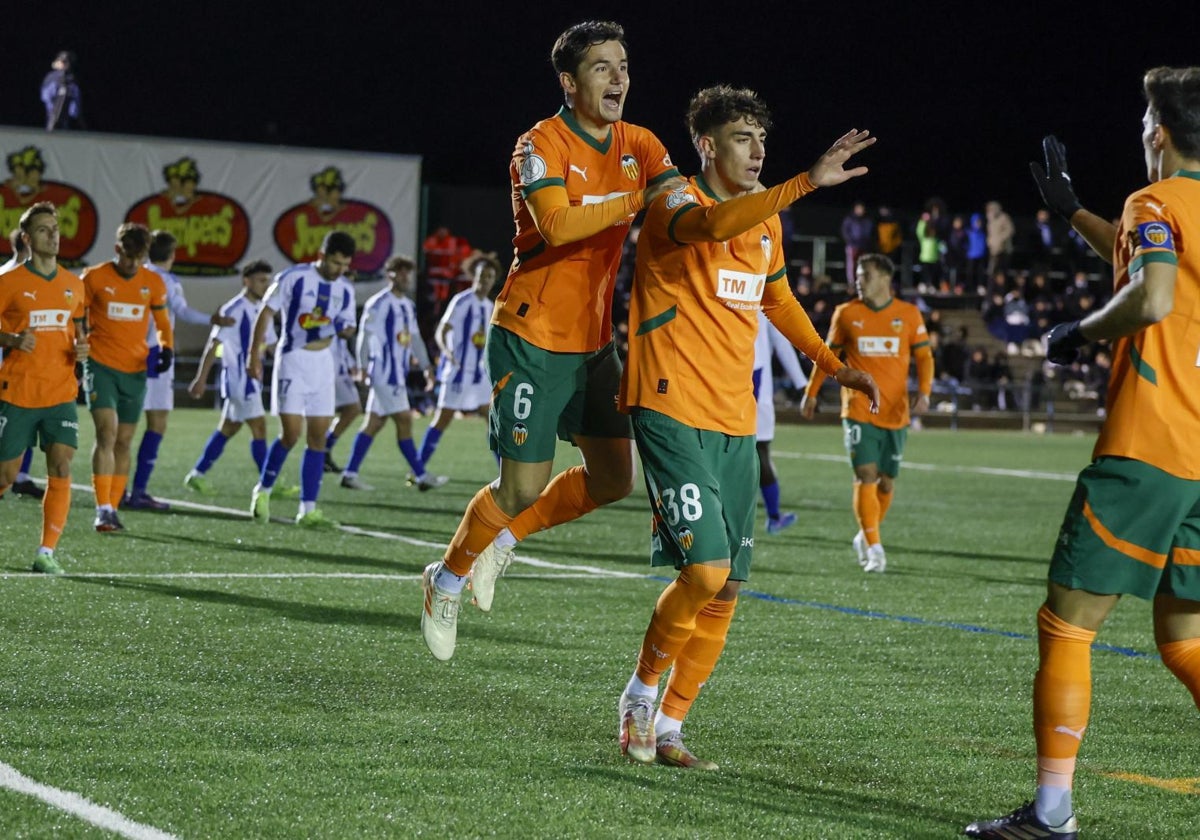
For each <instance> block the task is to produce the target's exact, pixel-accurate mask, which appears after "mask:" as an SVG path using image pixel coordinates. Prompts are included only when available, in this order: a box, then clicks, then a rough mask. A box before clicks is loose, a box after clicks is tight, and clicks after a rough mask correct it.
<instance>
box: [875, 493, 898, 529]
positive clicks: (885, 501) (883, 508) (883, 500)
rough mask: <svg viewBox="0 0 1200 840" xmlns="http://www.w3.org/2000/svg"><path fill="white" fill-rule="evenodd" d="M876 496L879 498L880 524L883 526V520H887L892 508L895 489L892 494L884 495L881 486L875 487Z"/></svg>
mask: <svg viewBox="0 0 1200 840" xmlns="http://www.w3.org/2000/svg"><path fill="white" fill-rule="evenodd" d="M875 487H876V490H875V495H876V496H877V497H878V498H879V524H880V525H882V524H883V520H885V519H887V512H888V508H890V507H891V506H892V498H893V497H894V496H895V495H896V491H895V490H894V489H893V490H892V491H891V492H890V493H884V492H883V490H882V489H880V488H879V485H878V484H876V485H875Z"/></svg>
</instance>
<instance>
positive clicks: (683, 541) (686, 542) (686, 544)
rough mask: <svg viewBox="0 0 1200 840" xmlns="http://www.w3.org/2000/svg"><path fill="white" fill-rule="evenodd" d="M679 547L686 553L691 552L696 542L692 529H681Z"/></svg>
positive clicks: (685, 527)
mask: <svg viewBox="0 0 1200 840" xmlns="http://www.w3.org/2000/svg"><path fill="white" fill-rule="evenodd" d="M678 536H679V546H680V548H682V549H683V550H684V551H689V550H690V549H691V547H692V544H693V543H694V542H696V535H695V534H693V533H692V529H691V528H689V527H687V526H686V525H684V526H683V527H682V528H680V529H679V534H678Z"/></svg>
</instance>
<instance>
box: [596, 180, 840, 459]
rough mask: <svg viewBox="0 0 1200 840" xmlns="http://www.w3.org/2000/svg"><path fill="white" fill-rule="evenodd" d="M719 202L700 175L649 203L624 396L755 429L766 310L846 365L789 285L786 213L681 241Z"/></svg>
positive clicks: (630, 403)
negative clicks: (690, 217)
mask: <svg viewBox="0 0 1200 840" xmlns="http://www.w3.org/2000/svg"><path fill="white" fill-rule="evenodd" d="M756 200H758V199H756ZM733 201H740V199H734V200H733ZM720 203H721V202H720V200H719V199H718V198H717V197H716V196H715V195H714V194H713V193H712V191H711V190H710V189H709V187H708V185H707V184H705V182H704V180H703V179H702V178H700V177H696V178H693V179H692V180H691V182H690V183H689V185H688V187H687V188H686V189H680V190H675V191H673V192H670V193H667V194H666V195H663V196H660V197H659V198H658V199H656V200H655V201H654V203H653V204H651V205H650V207H649V208H648V209H647V210H646V218H645V222H644V224H643V226H642V233H641V236H640V238H639V239H638V249H637V268H636V275H635V278H634V283H633V293H632V298H631V299H630V308H629V327H630V336H629V358H628V360H627V362H626V365H625V374H624V376H623V377H622V379H621V391H620V397H619V401H620V407H621V410H622V411H629V410H630V409H631V408H634V407H642V408H649V409H653V410H654V411H657V412H660V413H662V414H666V415H667V416H669V417H672V418H674V419H675V420H678V421H679V422H680V423H683V424H685V425H688V426H691V427H693V428H697V429H705V430H709V431H715V432H722V433H724V434H728V435H737V436H743V435H753V434H754V431H755V426H756V415H757V409H756V403H755V400H754V385H753V381H752V374H753V368H754V339H755V336H756V335H757V334H758V310H759V309H760V308H761V309H762V310H764V312H765V313H766V315H767V317H768V318H770V319H771V321H772V322H773V323H774V324H775V325H776V326H777V327H779V328H780V331H781V332H783V334H784V335H785V336H786V337H787V338H788V340H789V341H791V342H792V343H793V344H795V345H797V346H800V348H801V349H802V350H806V352H809V353H810V354H811V355H812V356H813V357H814V360H815V361H817V363H818V364H825V365H826V366H828V367H829V369H830V370H831V372H836V371H837V370H838V369H839V368H841V364H840V363H838V362H837V360H836V359H834V358H833V357H832V355H831V354H830V353H829V352H828V351H827V350H825V347H824V345H823V344H822V343H821V339H820V336H818V335H817V332H816V330H815V329H813V326H812V322H811V321H809V319H808V316H807V315H806V314H804V310H803V308H802V307H801V306H800V303H799V302H798V301H797V300H796V298H795V297H794V296H793V295H792V292H791V289H790V288H789V287H788V284H787V279H786V277H787V274H786V267H785V264H784V258H783V232H782V227H781V225H780V222H779V216H778V215H771V216H770V217H768V218H767V219H766V220H765V221H761V222H758V223H757V224H754V225H753V226H752V227H750V228H749V229H748V230H745V231H744V232H743V233H739V234H735V235H733V236H732V237H730V238H729V239H727V240H725V241H689V242H679V241H677V240H676V239H675V238H674V235H673V234H675V233H678V228H677V225H679V224H680V223H681V222H680V220H681V219H683V218H684V217H685V216H686V215H687V214H689V213H692V214H696V213H698V214H703V213H704V212H706V208H711V207H714V206H716V205H718V204H720ZM732 203H733V202H732V201H731V202H730V204H732ZM741 206H742V207H746V206H748V205H747V204H746V202H742V204H741ZM742 227H744V225H743V226H742ZM804 325H807V330H805V327H804ZM822 352H823V355H822Z"/></svg>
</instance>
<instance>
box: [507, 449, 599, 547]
mask: <svg viewBox="0 0 1200 840" xmlns="http://www.w3.org/2000/svg"><path fill="white" fill-rule="evenodd" d="M597 507H599V505H597V504H596V502H595V501H593V500H592V497H591V496H590V495H588V491H587V473H586V472H585V471H584V469H583V467H571V468H570V469H569V470H563V471H562V472H560V473H559V474H558V475H556V476H554V478H553V479H552V480H551V481H550V483H549V484H547V485H546V489H545V490H543V491H542V493H541V495H540V496H538V498H537V501H535V502H534V503H533V504H532V505H530V506H529V507H527V508H525V510H523V511H521V512H520V513H518V514H517V515H516V516H515V517H513V520H512V522H509V523H508V530H509V531H510V532H512V535H513V536H514V537H516V539H517V542H521V541H522V540H524V539H525V538H526V537H528V536H529V535H530V534H536V533H537V532H538V531H544V530H546V529H547V528H551V527H553V526H555V525H561V524H562V523H563V522H570V521H571V520H572V519H578V518H579V517H581V516H583V515H584V514H586V513H591V512H592V511H594V510H595V509H596V508H597Z"/></svg>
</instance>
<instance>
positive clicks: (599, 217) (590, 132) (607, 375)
mask: <svg viewBox="0 0 1200 840" xmlns="http://www.w3.org/2000/svg"><path fill="white" fill-rule="evenodd" d="M551 61H552V62H553V64H554V69H555V71H556V72H557V74H558V81H559V84H560V86H561V87H562V91H563V95H564V98H565V100H566V104H565V106H564V107H563V108H562V109H561V110H560V111H559V112H558V113H557V114H556V115H555V116H553V117H551V118H549V119H545V120H542V121H541V122H539V123H538V124H537V125H535V126H534V127H533V128H532V129H531V130H530V131H528V132H526V133H525V134H523V135H521V137H520V138H519V139H518V141H517V147H516V150H515V151H514V153H513V159H512V163H511V164H510V166H509V176H510V179H511V181H512V203H513V218H514V221H515V223H516V235H515V236H514V238H513V250H514V253H515V258H514V259H513V263H512V267H511V268H510V269H509V273H508V278H507V280H506V281H505V284H504V288H503V289H502V290H501V292H500V294H499V295H498V297H497V298H496V305H495V310H494V312H493V315H492V325H493V326H492V330H491V332H490V333H489V335H488V339H487V347H486V352H487V366H488V372H489V375H490V377H491V379H492V384H493V388H492V405H491V410H490V412H489V426H490V435H489V437H490V445H491V447H492V450H493V451H494V452H496V453H497V454H498V455H499V456H500V477H499V478H498V479H497V480H496V481H494V482H492V483H491V484H490V485H488V486H486V487H484V488H483V489H481V490H480V491H479V492H478V493H477V494H476V495H475V498H474V499H472V500H471V503H470V505H468V507H467V510H466V513H465V514H464V516H463V519H462V522H461V523H460V524H459V527H458V530H457V532H456V533H455V535H454V538H453V540H452V541H451V543H450V547H449V549H448V550H447V551H446V554H445V557H444V558H443V559H442V561H440V562H438V563H432V564H430V565H429V566H428V567H427V568H426V570H425V575H424V587H423V589H424V596H425V603H424V608H423V609H422V611H421V630H422V634H423V636H424V637H425V643H426V644H427V645H428V646H429V650H430V652H431V653H432V654H433V655H434V656H435V657H437V658H438V659H449V658H450V657H451V656H453V655H454V647H455V642H456V639H457V633H458V611H459V604H460V602H461V599H462V591H463V587H464V586H465V585H466V583H467V577H468V575H470V576H471V587H472V590H473V593H474V601H475V603H476V605H477V606H478V607H479V608H480V609H481V610H484V611H487V610H490V609H491V607H492V597H493V595H494V592H495V584H496V578H497V577H498V576H499V575H500V574H501V573H502V572H503V571H504V569H505V568H506V567H507V566H508V563H509V562H510V560H511V558H512V549H513V546H514V545H515V544H516V543H517V542H518V541H519V540H521V539H524V538H525V537H526V536H528V535H529V534H531V533H533V532H535V531H538V530H541V529H544V528H549V527H551V526H552V525H556V524H558V523H562V522H568V521H570V520H572V519H575V518H577V517H580V516H583V515H584V514H586V513H587V512H589V511H591V510H594V509H595V508H596V507H598V506H600V505H603V504H608V503H610V502H614V501H617V500H618V499H623V498H624V497H625V496H627V495H629V492H630V491H631V490H632V489H633V447H632V445H631V443H630V438H631V437H632V432H631V430H630V427H629V421H628V418H625V417H623V416H622V415H621V414H620V413H619V412H618V411H617V410H616V399H615V398H616V393H617V385H618V382H619V380H620V376H621V361H620V359H619V357H618V356H617V354H616V349H615V347H614V345H613V340H612V296H613V283H614V280H615V277H616V273H617V267H618V265H619V263H620V260H621V246H622V243H623V242H624V241H625V236H626V234H627V233H628V232H629V225H630V222H631V221H632V220H633V217H634V215H635V214H636V213H637V212H638V211H639V210H641V209H642V208H643V207H644V206H646V205H647V204H648V203H649V201H650V200H651V199H653V198H654V196H656V195H658V194H659V193H660V192H662V191H664V190H665V189H667V188H668V187H669V186H671V185H673V184H674V183H675V182H677V181H678V180H679V179H678V176H679V172H678V170H677V169H676V168H675V166H674V165H673V164H672V163H671V159H670V156H669V155H668V154H667V150H666V148H665V147H664V146H663V144H662V143H661V142H659V140H658V138H657V137H655V136H654V135H653V134H651V133H650V132H649V131H647V130H646V129H644V128H641V127H639V126H636V125H630V124H629V123H626V122H623V121H622V120H621V114H622V111H623V109H624V107H625V96H626V94H627V93H628V92H629V65H628V58H627V56H626V48H625V33H624V30H623V29H622V28H621V27H620V26H619V25H618V24H615V23H608V22H598V21H589V22H587V23H581V24H578V25H576V26H572V27H571V28H570V29H568V30H567V31H566V32H564V33H563V34H562V35H561V36H560V37H559V39H558V41H557V42H556V43H555V45H554V49H553V50H552V52H551ZM558 438H562V439H564V440H570V441H571V442H572V443H574V444H575V445H576V446H578V447H579V451H580V453H581V454H582V456H583V461H584V463H583V466H581V467H573V468H571V469H568V470H565V471H564V472H561V473H559V474H558V475H557V476H555V477H554V479H553V480H551V475H552V474H553V468H554V451H555V446H556V441H557V439H558ZM493 540H495V543H493Z"/></svg>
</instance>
